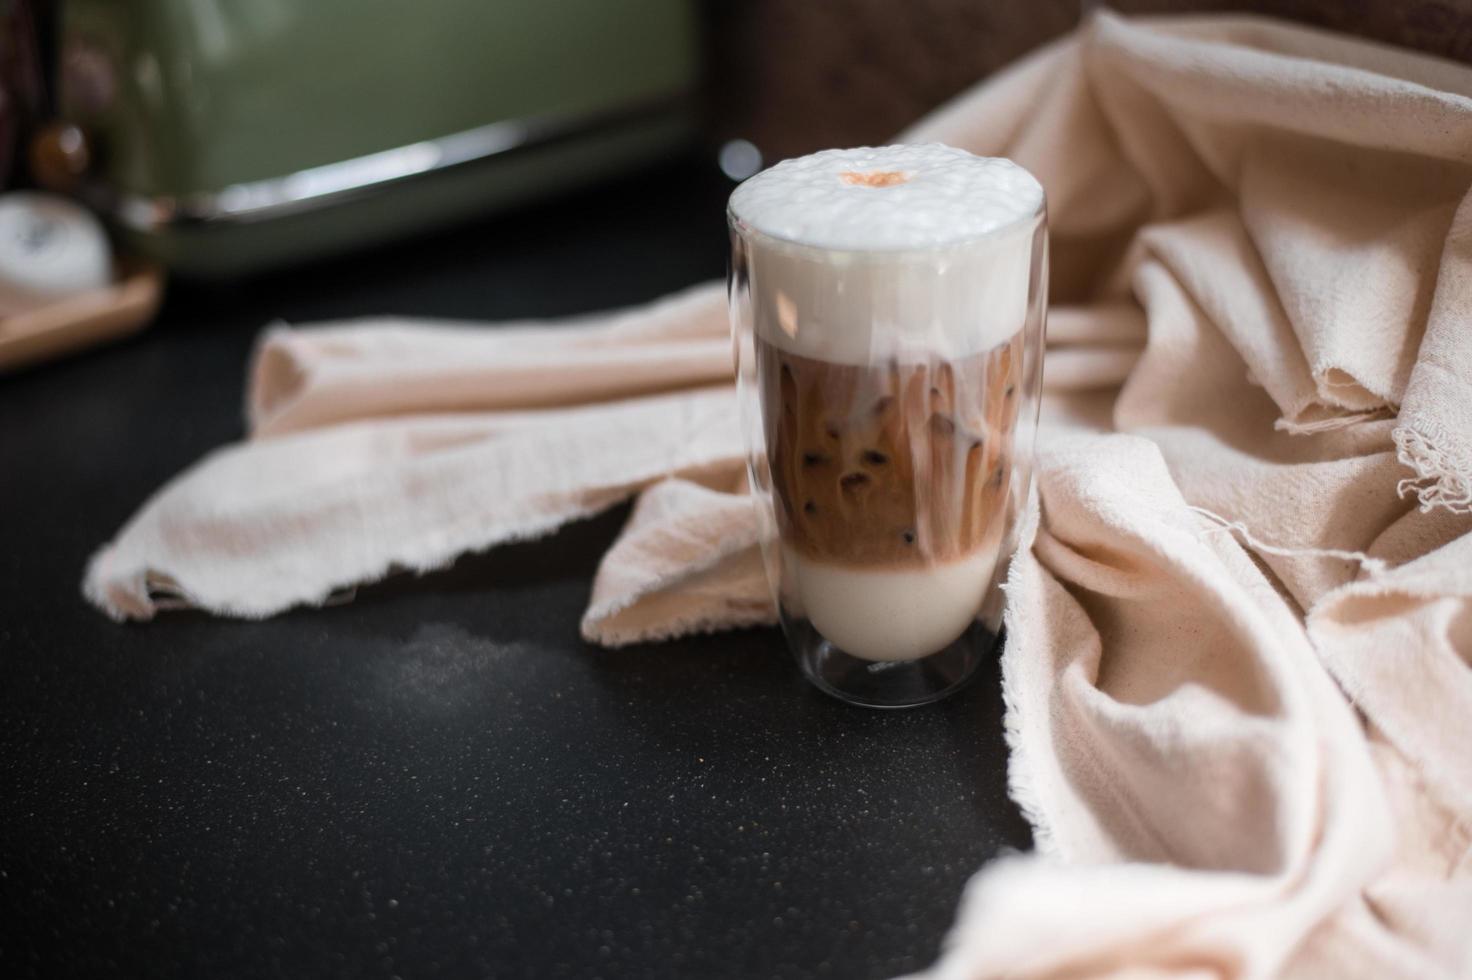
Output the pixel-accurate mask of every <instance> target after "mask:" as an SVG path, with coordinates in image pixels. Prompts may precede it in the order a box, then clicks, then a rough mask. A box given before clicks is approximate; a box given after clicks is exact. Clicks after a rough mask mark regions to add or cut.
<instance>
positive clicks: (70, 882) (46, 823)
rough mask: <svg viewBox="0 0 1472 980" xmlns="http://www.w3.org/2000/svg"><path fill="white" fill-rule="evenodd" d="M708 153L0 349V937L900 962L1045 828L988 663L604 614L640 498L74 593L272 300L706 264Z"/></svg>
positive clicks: (315, 967) (618, 287)
mask: <svg viewBox="0 0 1472 980" xmlns="http://www.w3.org/2000/svg"><path fill="white" fill-rule="evenodd" d="M728 190H729V185H728V184H726V183H725V182H724V181H723V180H722V179H721V178H720V177H719V176H718V175H717V174H716V173H715V171H714V169H713V168H711V167H709V166H708V165H707V164H706V163H704V162H703V161H700V160H695V159H690V160H684V161H680V162H676V163H672V164H670V165H668V166H667V167H664V168H662V169H660V170H658V171H657V172H653V173H649V174H646V175H644V176H641V177H637V178H633V179H630V180H626V181H623V182H621V183H618V184H614V185H608V186H604V187H602V188H599V189H598V190H597V191H594V192H588V193H582V194H579V195H577V196H574V197H571V198H564V199H562V200H560V201H557V202H554V203H552V204H549V205H544V206H539V207H537V208H535V209H531V210H525V211H522V212H518V213H515V214H511V215H506V216H502V217H499V218H495V219H491V220H486V221H484V222H482V223H480V224H477V225H474V226H471V227H466V228H461V229H458V230H455V231H451V232H448V233H445V234H441V235H437V236H434V237H431V238H427V239H420V240H417V241H413V242H409V243H403V244H399V245H396V246H394V247H392V248H389V249H385V250H380V251H376V252H372V253H369V254H367V255H359V256H356V257H354V258H351V259H344V260H339V261H334V262H331V263H327V264H324V265H317V266H314V267H312V268H305V269H301V270H298V271H295V272H293V273H291V274H289V275H277V276H274V277H271V278H267V279H263V280H258V281H256V282H253V283H250V284H248V285H243V286H237V287H232V288H228V289H221V288H218V287H217V288H213V289H204V288H200V287H191V288H180V289H177V290H175V291H174V292H173V294H172V295H171V296H170V299H169V302H168V304H167V306H166V309H165V313H164V316H163V317H162V319H161V321H160V323H159V324H158V325H157V326H156V327H155V328H154V329H152V330H150V331H149V332H147V333H146V334H144V335H142V336H140V337H138V338H136V339H134V340H132V341H130V342H128V343H126V344H124V345H122V346H118V347H114V348H111V349H106V350H100V351H96V352H93V353H89V354H86V355H83V356H81V357H78V358H75V359H73V360H70V361H65V362H61V363H58V364H54V365H50V366H47V367H44V368H41V369H38V370H34V371H31V372H29V373H26V374H22V375H18V376H12V377H6V378H0V603H3V607H0V658H3V659H0V669H3V673H0V975H3V976H6V977H13V976H30V975H37V976H40V975H47V976H50V975H57V974H71V975H88V976H99V975H105V974H118V973H122V974H131V975H141V974H145V973H146V974H148V975H152V976H169V977H173V976H188V977H198V976H214V975H231V976H245V975H251V976H278V975H279V976H305V975H333V976H350V977H356V976H373V977H378V976H382V977H390V976H395V975H398V976H403V977H427V976H498V977H521V976H526V977H559V976H578V977H584V976H586V977H593V976H603V977H642V976H650V977H663V976H687V977H727V976H729V977H767V976H777V977H808V976H832V977H843V978H859V977H884V976H891V975H895V974H898V973H903V972H906V971H909V970H914V969H917V968H920V967H922V966H924V965H926V964H927V963H929V962H930V961H931V960H932V959H933V958H934V956H935V954H936V952H937V950H938V946H939V943H940V940H941V938H942V936H943V935H944V933H945V930H946V929H947V928H948V927H949V924H950V922H951V918H952V915H953V913H954V910H955V905H956V901H957V898H958V897H959V895H960V893H961V889H962V886H963V885H964V883H965V881H966V879H967V877H968V876H969V875H970V874H971V873H972V872H973V871H974V870H975V869H976V868H977V867H978V866H979V865H980V864H981V863H982V862H984V861H986V860H987V859H988V858H989V857H990V856H992V855H994V854H995V853H997V851H998V850H999V849H1001V848H1004V847H1009V846H1010V847H1026V846H1027V844H1028V832H1027V827H1026V825H1025V824H1024V823H1023V822H1022V820H1021V818H1020V816H1019V815H1018V814H1017V812H1016V810H1015V809H1014V808H1013V807H1012V805H1011V804H1010V803H1009V802H1008V800H1007V798H1006V791H1005V786H1006V779H1005V750H1004V746H1003V741H1002V734H1001V714H1002V709H1001V697H1000V695H999V693H998V690H997V672H996V669H995V666H994V665H992V666H988V667H987V668H985V669H983V671H982V673H981V676H980V678H979V680H978V682H977V683H976V684H974V685H973V686H972V687H971V688H969V689H968V690H967V691H965V692H964V693H962V694H960V695H958V696H957V697H955V698H953V699H951V700H950V701H948V702H945V703H943V704H940V705H936V706H932V707H929V708H922V709H917V710H914V711H909V712H899V713H876V712H870V711H864V710H861V709H857V708H850V707H846V706H844V705H842V704H839V703H837V702H835V701H831V700H829V699H827V698H825V697H824V696H823V695H821V694H818V693H817V692H816V691H814V690H811V689H810V688H808V687H807V686H806V685H805V684H804V682H803V681H802V680H801V679H800V678H799V677H798V675H797V673H796V671H795V669H794V668H793V667H792V665H791V663H790V661H789V659H788V656H787V654H786V652H785V649H784V648H783V646H782V642H781V638H780V636H779V635H778V634H777V633H776V631H774V630H758V631H745V632H738V633H728V634H725V635H721V636H715V637H706V638H700V639H692V640H687V641H682V642H677V643H669V644H664V645H659V646H647V647H638V648H632V649H626V650H620V651H614V652H610V651H605V650H599V649H596V648H593V647H589V646H587V645H586V644H584V643H582V642H581V641H580V640H579V638H578V632H577V624H578V618H579V616H580V614H581V612H582V609H583V606H584V604H585V602H586V600H587V596H588V590H589V585H590V582H591V579H592V575H593V571H594V569H595V568H596V566H597V561H598V558H599V555H600V554H601V553H602V551H603V549H604V548H605V547H606V546H607V545H608V544H609V543H610V542H611V541H612V539H613V537H614V535H615V534H616V533H617V532H618V529H619V527H620V526H621V524H622V522H623V521H624V519H625V518H626V517H627V513H628V512H627V509H626V508H619V509H617V510H615V511H613V512H611V513H608V514H605V515H604V516H601V517H599V518H596V519H594V520H591V521H586V522H583V523H580V524H577V525H575V526H573V527H571V528H569V529H567V530H565V531H564V532H563V533H561V534H559V535H557V536H556V537H554V538H550V539H547V540H544V541H540V542H534V543H529V544H522V545H515V546H510V547H506V548H501V549H498V550H496V551H493V552H491V553H489V554H486V555H481V556H477V557H473V558H469V559H466V560H464V561H462V562H460V563H459V564H458V565H457V566H456V567H455V568H454V569H452V570H451V571H448V572H445V573H441V574H438V575H434V576H428V577H425V578H419V579H413V578H401V579H398V580H394V581H391V582H388V583H385V584H382V585H379V586H375V587H372V588H369V589H364V590H362V591H361V592H360V594H359V596H358V598H357V600H356V601H355V602H353V603H352V604H350V605H345V606H339V607H335V608H330V609H325V610H313V611H301V612H297V613H293V614H290V615H287V616H283V617H280V618H277V619H273V620H268V621H266V622H260V623H239V622H223V621H216V620H211V619H208V618H206V617H203V616H199V615H195V614H172V615H165V616H163V617H162V618H161V619H159V620H158V621H156V622H154V623H151V624H147V625H127V626H119V625H116V624H114V623H111V622H109V621H108V620H106V619H105V618H103V617H102V616H101V615H100V614H98V613H96V612H95V611H93V610H92V609H91V608H89V607H88V606H86V605H85V604H84V603H83V601H82V599H81V598H80V596H79V594H78V590H77V586H78V582H79V580H80V578H81V574H82V568H83V564H84V562H85V561H86V559H87V556H88V555H89V554H90V552H91V551H92V549H93V548H95V547H96V546H98V545H99V544H101V543H102V542H103V541H104V540H105V539H106V538H107V537H108V536H109V535H111V534H112V532H113V531H114V530H116V528H117V527H118V526H119V525H120V523H121V522H122V521H123V520H125V519H126V518H127V517H128V515H129V514H130V513H131V512H132V511H133V510H134V509H135V508H136V507H137V505H138V504H139V503H140V502H141V501H142V500H143V499H144V497H145V496H146V495H147V494H148V493H149V492H150V491H151V490H152V489H154V488H155V487H157V486H158V485H159V484H160V483H162V482H163V481H164V480H166V479H167V478H168V477H170V476H171V475H173V474H174V473H175V472H176V471H178V470H179V469H180V468H182V467H183V466H185V465H187V464H188V463H190V462H191V461H193V460H194V459H196V458H197V457H198V456H199V455H200V454H202V453H203V452H205V451H206V450H208V449H209V448H211V447H213V446H215V445H217V444H219V443H221V442H225V441H228V440H231V439H234V438H237V437H238V436H239V435H240V433H241V429H242V423H241V412H240V405H241V398H242V378H243V369H244V365H245V359H246V355H247V352H248V350H249V347H250V343H251V340H252V337H253V335H254V333H255V331H256V330H257V329H258V328H259V327H261V326H262V325H263V324H264V323H265V322H267V321H268V320H270V319H272V318H275V317H282V318H285V319H288V320H292V321H296V322H308V321H311V320H315V319H325V318H335V317H346V316H355V315H362V314H377V313H386V312H387V313H404V314H414V315H431V316H445V317H460V318H474V319H498V318H510V317H523V316H552V315H562V314H570V313H578V312H583V311H588V310H594V309H599V308H604V307H609V306H616V305H624V304H629V303H635V302H639V301H642V300H646V299H650V298H653V297H655V296H657V295H659V294H661V293H663V292H666V291H669V290H672V289H676V288H679V287H681V286H684V285H687V284H689V283H692V282H696V281H699V280H701V279H705V278H709V277H712V276H716V275H719V274H720V273H721V270H722V267H723V265H724V261H725V247H726V246H725V231H724V224H723V217H722V207H723V202H724V197H725V195H726V193H727V192H728Z"/></svg>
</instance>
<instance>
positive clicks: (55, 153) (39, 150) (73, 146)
mask: <svg viewBox="0 0 1472 980" xmlns="http://www.w3.org/2000/svg"><path fill="white" fill-rule="evenodd" d="M91 163H92V149H91V147H90V146H88V145H87V137H86V135H85V134H84V133H83V132H82V130H81V129H80V128H79V127H78V126H77V125H76V124H75V123H69V122H64V121H60V120H58V121H56V122H50V123H47V124H46V125H45V126H42V127H41V129H40V130H39V131H37V133H36V135H35V136H33V137H32V138H31V176H32V177H33V178H34V179H35V181H36V183H38V184H40V185H41V186H42V187H45V188H46V189H48V190H53V191H62V192H65V191H70V190H72V189H74V188H75V187H76V186H77V184H78V183H80V182H81V180H82V177H83V176H84V175H85V174H86V173H87V168H88V167H89V166H90V165H91Z"/></svg>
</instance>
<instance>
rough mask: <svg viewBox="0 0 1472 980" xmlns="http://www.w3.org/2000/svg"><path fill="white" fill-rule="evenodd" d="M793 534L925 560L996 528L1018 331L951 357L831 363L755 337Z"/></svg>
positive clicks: (837, 557)
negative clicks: (981, 348) (972, 352)
mask: <svg viewBox="0 0 1472 980" xmlns="http://www.w3.org/2000/svg"><path fill="white" fill-rule="evenodd" d="M757 360H758V366H757V371H758V384H759V387H760V391H761V397H762V402H763V406H762V407H763V417H764V420H765V426H766V438H767V450H768V460H769V462H770V464H771V471H772V485H773V488H774V490H775V496H776V498H777V521H778V530H779V532H780V534H781V536H782V539H783V541H784V542H786V543H787V544H788V545H790V546H792V547H794V548H796V549H797V551H798V552H799V553H801V554H803V555H805V556H807V557H808V558H812V559H815V560H820V561H833V562H841V563H851V564H864V565H875V566H921V565H925V564H929V563H932V562H937V561H947V560H950V559H954V558H959V557H961V556H963V555H967V554H970V553H972V552H974V551H976V550H977V549H979V548H982V547H984V546H990V545H994V544H995V543H996V541H997V540H998V539H999V538H1000V535H1001V530H1002V524H1003V514H1004V511H1005V508H1006V503H1007V491H1008V486H1009V483H1010V480H1011V467H1012V438H1013V430H1014V428H1015V425H1016V421H1017V406H1018V402H1019V400H1020V398H1021V393H1020V391H1019V390H1018V389H1019V385H1020V381H1021V369H1022V335H1021V334H1020V333H1019V334H1018V335H1017V336H1016V337H1014V338H1013V339H1012V340H1011V341H1009V342H1007V343H1005V344H1002V345H1000V346H998V347H994V348H992V349H991V350H989V351H985V352H982V353H980V354H976V355H974V356H971V357H967V358H961V359H956V360H932V361H930V362H928V363H924V362H922V363H906V364H901V363H898V362H894V361H891V362H888V363H883V364H875V365H852V364H834V363H830V362H827V361H818V360H814V359H812V358H808V357H802V356H799V355H797V354H792V353H789V352H787V351H784V350H781V349H780V348H777V347H775V346H773V345H771V344H769V343H766V342H765V341H762V340H760V339H759V340H758V341H757Z"/></svg>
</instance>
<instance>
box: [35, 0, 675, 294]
mask: <svg viewBox="0 0 1472 980" xmlns="http://www.w3.org/2000/svg"><path fill="white" fill-rule="evenodd" d="M695 19H696V12H695V10H694V8H693V6H692V0H616V2H614V0H418V2H413V3H408V2H404V0H129V2H122V3H120V2H118V0H67V2H66V3H65V4H64V5H62V6H61V8H60V17H59V23H58V25H57V31H56V35H57V38H56V40H57V45H58V52H57V53H58V57H57V59H56V60H57V70H56V91H57V97H56V108H57V115H58V116H59V117H60V120H61V121H62V123H63V124H66V131H67V132H68V133H69V134H70V135H69V136H68V138H69V139H70V140H71V141H72V143H74V144H77V145H74V146H72V147H69V149H70V150H74V151H78V152H76V153H74V156H76V157H78V158H80V159H81V160H83V161H84V163H85V170H84V172H83V173H81V174H80V175H79V176H80V179H79V181H78V182H77V191H76V192H77V193H78V194H80V195H81V196H82V197H84V199H86V200H87V201H88V202H89V203H91V204H92V205H93V206H94V207H96V208H97V209H99V210H100V211H102V212H103V213H104V214H105V215H107V216H109V217H110V218H111V219H113V223H114V225H115V227H116V228H117V229H118V230H119V233H120V234H121V235H122V236H123V237H124V239H125V241H127V242H128V243H129V244H130V245H131V246H132V247H133V248H135V249H137V250H138V251H141V252H143V253H144V254H146V255H149V256H152V257H154V258H157V259H159V260H160V261H162V262H163V263H164V264H166V265H168V266H170V267H171V268H173V269H175V270H176V271H179V272H183V273H187V274H196V275H233V274H238V273H243V272H249V271H253V270H257V269H261V268H265V267H270V266H275V265H280V264H284V263H287V262H292V261H296V260H300V259H303V258H308V257H312V256H317V255H322V254H326V253H330V252H334V251H340V250H343V249H345V248H349V247H353V246H357V245H361V244H366V243H369V242H374V241H380V240H384V239H387V238H390V237H392V236H395V235H399V234H403V233H406V232H409V231H413V230H418V229H423V228H426V227H430V226H433V225H435V224H439V223H444V222H447V221H451V220H454V219H455V218H457V217H461V216H464V215H466V214H472V213H478V212H481V211H485V210H489V209H493V208H496V207H498V206H506V205H508V204H512V203H520V202H523V201H526V200H528V199H530V198H532V197H535V196H536V195H539V194H545V193H547V192H550V191H554V190H557V189H561V188H565V187H568V186H570V185H573V184H577V183H579V182H587V181H591V180H594V179H597V178H600V177H604V176H607V175H610V174H614V173H618V172H620V171H625V170H628V169H630V168H633V167H636V166H638V165H640V164H642V163H645V162H648V161H650V160H651V159H654V158H656V157H658V156H660V155H662V154H667V153H669V152H670V151H671V150H672V149H674V148H677V147H678V146H679V145H680V144H681V143H682V142H684V141H687V140H688V139H689V138H690V137H691V135H692V132H693V118H694V117H693V103H692V98H691V96H692V93H693V90H694V86H695V82H696V76H697V67H698V66H697V63H696V62H697V57H696V52H697V50H698V43H697V28H696V23H695Z"/></svg>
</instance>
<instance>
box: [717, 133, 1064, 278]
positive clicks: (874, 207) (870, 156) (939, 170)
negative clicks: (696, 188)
mask: <svg viewBox="0 0 1472 980" xmlns="http://www.w3.org/2000/svg"><path fill="white" fill-rule="evenodd" d="M866 178H870V179H869V180H867V181H866ZM1042 203H1043V188H1042V185H1041V184H1039V183H1038V182H1037V179H1036V178H1034V177H1033V175H1032V174H1030V173H1028V172H1027V171H1026V170H1024V169H1023V168H1022V167H1019V166H1018V165H1017V164H1015V163H1013V162H1012V161H1011V160H1005V159H1002V158H1001V157H979V156H976V155H975V154H972V153H967V152H966V151H965V150H958V149H956V148H955V147H953V146H946V145H945V144H943V143H926V144H917V145H908V146H863V147H856V148H854V149H848V150H823V151H822V152H820V153H813V154H810V155H808V156H805V157H799V158H797V159H795V160H783V161H782V162H781V163H779V164H777V165H775V166H773V167H771V168H769V169H767V170H764V171H762V172H761V173H759V174H757V175H756V176H755V177H752V178H751V179H750V180H748V181H746V182H745V183H744V184H742V185H741V186H740V187H738V188H736V191H735V193H733V194H732V195H731V213H732V214H733V215H734V216H735V217H736V218H738V219H739V220H741V221H742V222H744V223H746V224H747V225H749V226H750V227H752V228H754V229H756V230H757V231H759V232H761V233H762V234H764V235H770V236H771V237H773V238H779V239H782V240H784V241H787V242H792V243H794V244H798V245H807V246H811V247H814V248H823V249H836V250H855V251H869V250H882V251H902V250H906V249H916V248H935V247H937V246H944V245H957V244H961V243H963V242H969V241H973V240H975V239H977V238H981V237H983V236H985V235H988V234H990V233H992V232H994V231H997V230H999V229H1001V228H1005V227H1007V226H1008V225H1012V224H1015V223H1017V222H1019V221H1023V220H1025V219H1027V218H1030V217H1031V216H1032V215H1034V214H1036V213H1037V211H1038V210H1039V209H1040V208H1041V207H1042Z"/></svg>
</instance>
